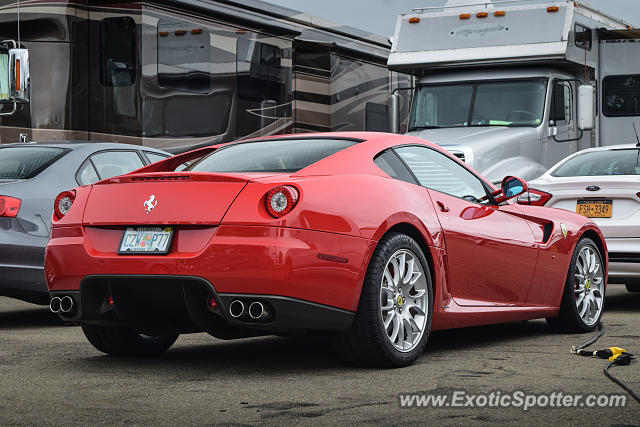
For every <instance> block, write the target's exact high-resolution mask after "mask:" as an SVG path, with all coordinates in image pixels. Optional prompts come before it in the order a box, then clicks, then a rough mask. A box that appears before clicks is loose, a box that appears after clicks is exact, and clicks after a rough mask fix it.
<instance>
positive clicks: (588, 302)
mask: <svg viewBox="0 0 640 427" xmlns="http://www.w3.org/2000/svg"><path fill="white" fill-rule="evenodd" d="M601 264H602V260H601V259H600V255H599V254H598V253H597V252H596V250H595V249H594V248H593V247H591V246H590V245H587V246H584V247H583V248H582V249H581V250H580V252H579V253H578V259H577V260H576V265H575V269H574V272H573V277H574V294H575V299H576V308H577V310H578V315H579V316H580V317H581V318H582V320H583V321H584V323H585V324H586V325H587V326H592V325H594V324H595V323H596V322H597V321H598V319H599V318H600V312H601V311H602V306H603V298H604V273H603V270H602V265H601Z"/></svg>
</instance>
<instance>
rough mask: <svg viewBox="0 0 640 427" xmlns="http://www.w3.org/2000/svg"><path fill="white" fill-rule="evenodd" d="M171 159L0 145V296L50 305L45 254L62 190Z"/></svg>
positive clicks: (110, 146)
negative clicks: (55, 201)
mask: <svg viewBox="0 0 640 427" xmlns="http://www.w3.org/2000/svg"><path fill="white" fill-rule="evenodd" d="M170 156H171V154H169V153H167V152H164V151H160V150H156V149H153V148H148V147H141V146H138V145H127V144H117V143H99V142H52V143H30V144H6V145H4V144H3V145H1V146H0V295H3V296H9V297H14V298H19V299H22V300H25V301H28V302H33V303H38V304H48V303H49V291H48V289H47V286H46V283H45V280H44V268H43V267H44V249H45V246H46V245H47V241H48V240H49V231H50V225H51V215H52V213H53V201H54V199H55V198H56V196H57V195H58V194H60V193H61V192H62V191H65V190H68V189H70V188H73V187H77V186H78V185H87V184H92V183H94V182H97V181H99V180H101V179H107V178H111V177H113V176H116V175H122V174H125V173H127V172H131V171H132V170H134V169H138V168H141V167H143V166H145V165H148V164H150V163H153V162H156V161H158V160H162V159H165V158H167V157H170Z"/></svg>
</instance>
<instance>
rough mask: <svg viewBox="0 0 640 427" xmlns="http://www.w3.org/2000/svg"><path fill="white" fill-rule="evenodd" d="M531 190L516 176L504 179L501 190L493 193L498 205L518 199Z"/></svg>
mask: <svg viewBox="0 0 640 427" xmlns="http://www.w3.org/2000/svg"><path fill="white" fill-rule="evenodd" d="M528 189H529V187H528V186H527V183H526V182H525V181H524V180H522V179H520V178H518V177H515V176H505V177H504V178H503V179H502V185H501V186H500V190H498V191H496V192H494V193H493V195H494V198H495V201H496V203H502V202H506V201H507V200H509V199H513V198H514V197H518V196H519V195H521V194H522V193H524V192H526V191H527V190H528Z"/></svg>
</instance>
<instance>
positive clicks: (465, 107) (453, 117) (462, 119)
mask: <svg viewBox="0 0 640 427" xmlns="http://www.w3.org/2000/svg"><path fill="white" fill-rule="evenodd" d="M546 90H547V83H546V80H544V79H535V80H514V81H501V82H482V83H476V82H469V83H457V84H442V85H425V86H421V87H419V88H418V93H417V94H416V96H415V99H414V104H413V109H412V112H411V120H410V123H409V130H420V129H434V128H444V127H460V126H529V127H537V126H538V125H539V124H540V123H542V116H543V114H544V102H545V94H546Z"/></svg>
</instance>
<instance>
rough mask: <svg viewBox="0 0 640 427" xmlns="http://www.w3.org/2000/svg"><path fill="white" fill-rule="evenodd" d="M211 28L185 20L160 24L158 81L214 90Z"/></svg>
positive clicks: (189, 88) (201, 90) (188, 89)
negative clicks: (212, 81)
mask: <svg viewBox="0 0 640 427" xmlns="http://www.w3.org/2000/svg"><path fill="white" fill-rule="evenodd" d="M211 62H212V61H211V42H210V33H209V31H207V30H205V29H203V28H199V27H195V26H193V25H191V24H188V23H187V22H184V21H166V22H164V21H160V22H159V23H158V84H159V85H160V86H162V87H165V88H172V89H177V90H180V91H186V92H197V93H209V92H210V91H211V74H210V67H211Z"/></svg>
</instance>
